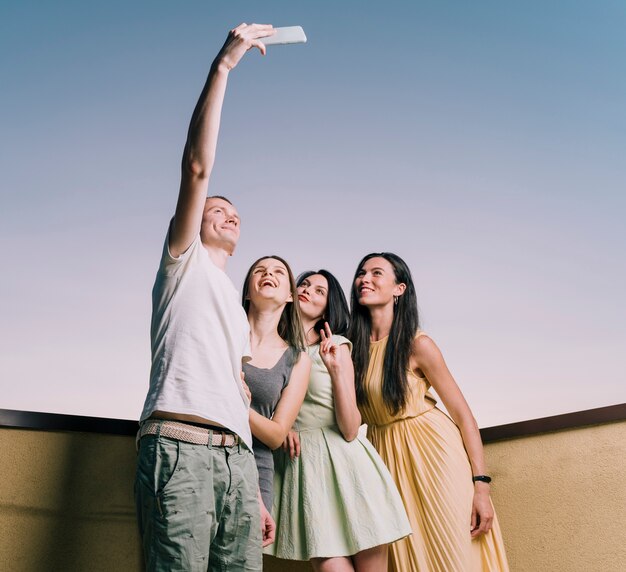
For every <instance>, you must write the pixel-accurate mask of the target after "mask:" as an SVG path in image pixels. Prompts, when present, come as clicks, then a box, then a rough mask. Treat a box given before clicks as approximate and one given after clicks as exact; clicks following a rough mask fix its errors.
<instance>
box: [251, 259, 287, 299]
mask: <svg viewBox="0 0 626 572" xmlns="http://www.w3.org/2000/svg"><path fill="white" fill-rule="evenodd" d="M247 286H248V287H247V296H248V298H249V300H250V303H251V304H252V305H253V306H257V307H259V306H265V305H266V304H267V302H272V303H274V304H278V305H282V304H286V303H287V302H291V301H293V297H292V284H291V280H290V277H289V271H288V270H287V267H286V266H285V264H284V263H283V262H281V261H280V260H277V259H276V258H262V259H261V260H259V261H258V262H257V263H256V264H255V265H254V266H253V267H252V268H251V270H250V273H249V278H248V285H247Z"/></svg>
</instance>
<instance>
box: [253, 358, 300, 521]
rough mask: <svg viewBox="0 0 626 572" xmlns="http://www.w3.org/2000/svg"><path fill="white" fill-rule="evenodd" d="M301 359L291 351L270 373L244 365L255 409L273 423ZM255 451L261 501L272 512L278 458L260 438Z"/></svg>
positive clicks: (255, 439) (254, 445)
mask: <svg viewBox="0 0 626 572" xmlns="http://www.w3.org/2000/svg"><path fill="white" fill-rule="evenodd" d="M298 355H299V352H298V350H297V349H295V348H293V347H291V346H290V347H288V348H287V349H286V350H285V353H284V354H283V355H282V356H281V357H280V359H279V360H278V361H277V362H276V365H275V366H274V367H272V368H270V369H267V368H262V367H255V366H253V365H250V364H247V363H244V364H243V371H244V373H245V380H246V383H247V384H248V387H249V388H250V393H251V394H252V403H251V405H250V406H251V407H252V409H254V410H255V411H256V412H257V413H260V414H261V415H263V416H264V417H267V418H268V419H270V418H271V417H272V415H273V414H274V410H275V409H276V405H278V401H279V400H280V395H281V393H282V391H283V389H285V387H287V384H288V383H289V378H290V377H291V370H292V369H293V366H294V364H295V363H296V359H297V357H298ZM252 450H253V451H254V457H255V459H256V466H257V468H258V470H259V488H260V489H261V497H262V498H263V502H264V503H265V507H266V508H267V510H269V511H271V510H272V502H273V498H274V484H273V483H274V457H273V455H272V451H271V449H270V448H269V447H268V446H267V445H265V444H263V443H261V441H259V440H258V439H257V438H256V437H254V436H253V438H252Z"/></svg>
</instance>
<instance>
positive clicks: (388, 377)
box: [348, 252, 419, 415]
mask: <svg viewBox="0 0 626 572" xmlns="http://www.w3.org/2000/svg"><path fill="white" fill-rule="evenodd" d="M370 258H384V259H385V260H386V261H387V262H389V264H391V266H392V268H393V272H394V275H395V279H396V284H400V283H404V284H406V290H405V291H404V293H403V294H402V296H399V297H398V302H397V304H395V305H394V307H393V322H392V324H391V331H390V332H389V339H388V340H387V347H386V349H385V359H384V361H383V402H384V404H385V405H386V406H387V408H388V409H389V411H390V412H391V414H392V415H396V414H397V413H398V412H400V411H402V410H403V409H404V407H405V405H406V401H407V397H408V393H409V383H408V380H407V369H408V366H409V358H410V357H411V347H412V342H413V338H414V337H415V333H416V332H417V330H418V328H419V316H418V311H417V295H416V293H415V286H414V284H413V278H412V277H411V271H410V270H409V267H408V266H407V265H406V262H404V260H402V258H400V257H399V256H398V255H397V254H393V253H392V252H372V253H371V254H368V255H367V256H365V257H363V260H361V262H359V265H358V266H357V269H356V273H355V274H354V279H353V280H352V289H351V294H350V329H349V330H348V338H350V340H351V341H352V344H353V350H352V361H353V362H354V381H355V384H356V398H357V402H358V403H360V404H365V403H367V394H366V393H365V387H364V385H365V375H366V373H367V367H368V365H369V360H370V357H369V347H370V334H371V331H372V322H371V318H370V313H369V309H368V308H366V307H365V306H362V305H361V304H359V297H358V292H357V291H356V287H355V283H356V279H357V276H358V275H359V272H360V271H361V269H362V268H363V265H364V264H365V262H366V261H368V260H369V259H370Z"/></svg>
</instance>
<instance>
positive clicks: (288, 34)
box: [259, 26, 306, 46]
mask: <svg viewBox="0 0 626 572" xmlns="http://www.w3.org/2000/svg"><path fill="white" fill-rule="evenodd" d="M274 29H275V30H276V33H275V34H274V35H273V36H267V37H266V38H259V39H260V40H261V41H262V42H263V43H264V44H265V45H266V46H274V45H278V44H304V43H305V42H306V36H305V35H304V30H303V29H302V26H287V27H285V28H274Z"/></svg>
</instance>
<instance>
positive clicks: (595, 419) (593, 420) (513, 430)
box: [480, 403, 626, 443]
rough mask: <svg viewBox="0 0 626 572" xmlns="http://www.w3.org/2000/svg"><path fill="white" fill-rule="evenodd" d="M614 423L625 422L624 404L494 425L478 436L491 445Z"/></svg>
mask: <svg viewBox="0 0 626 572" xmlns="http://www.w3.org/2000/svg"><path fill="white" fill-rule="evenodd" d="M614 421H626V403H620V404H619V405H609V406H607V407H598V408H597V409H586V410H585V411H575V412H573V413H564V414H562V415H553V416H551V417H542V418H540V419H530V420H529V421H519V422H518V423H507V424H506V425H496V426H495V427H485V428H484V429H481V430H480V435H481V437H482V439H483V443H491V442H492V441H500V440H502V439H514V438H515V437H526V436H528V435H536V434H538V433H550V432H552V431H562V430H563V429H575V428H577V427H585V426H588V425H601V424H603V423H612V422H614Z"/></svg>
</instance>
